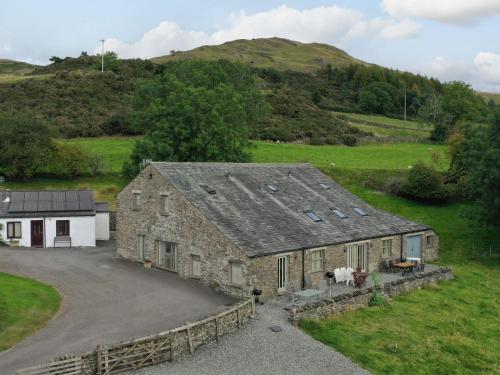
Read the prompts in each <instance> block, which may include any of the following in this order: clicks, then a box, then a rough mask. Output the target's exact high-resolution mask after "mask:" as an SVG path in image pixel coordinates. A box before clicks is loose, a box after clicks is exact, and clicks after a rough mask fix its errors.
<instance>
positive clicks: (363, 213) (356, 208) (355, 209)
mask: <svg viewBox="0 0 500 375" xmlns="http://www.w3.org/2000/svg"><path fill="white" fill-rule="evenodd" d="M352 209H353V210H354V211H356V212H357V213H358V214H360V215H361V216H368V214H367V213H366V212H365V211H364V210H363V209H362V208H359V207H353V208H352Z"/></svg>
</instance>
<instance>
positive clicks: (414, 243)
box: [407, 235, 422, 258]
mask: <svg viewBox="0 0 500 375" xmlns="http://www.w3.org/2000/svg"><path fill="white" fill-rule="evenodd" d="M421 243H422V236H421V235H417V236H408V238H407V247H408V249H407V250H408V256H409V257H413V258H420V246H421Z"/></svg>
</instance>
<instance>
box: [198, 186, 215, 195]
mask: <svg viewBox="0 0 500 375" xmlns="http://www.w3.org/2000/svg"><path fill="white" fill-rule="evenodd" d="M200 187H201V188H202V189H203V190H205V191H206V192H207V193H208V194H212V195H214V194H217V191H216V190H215V189H212V188H211V187H210V186H208V185H200Z"/></svg>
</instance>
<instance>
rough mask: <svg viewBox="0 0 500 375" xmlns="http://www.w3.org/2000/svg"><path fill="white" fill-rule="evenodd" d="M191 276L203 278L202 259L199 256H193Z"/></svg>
mask: <svg viewBox="0 0 500 375" xmlns="http://www.w3.org/2000/svg"><path fill="white" fill-rule="evenodd" d="M191 276H193V277H201V257H200V256H199V255H196V254H193V255H191Z"/></svg>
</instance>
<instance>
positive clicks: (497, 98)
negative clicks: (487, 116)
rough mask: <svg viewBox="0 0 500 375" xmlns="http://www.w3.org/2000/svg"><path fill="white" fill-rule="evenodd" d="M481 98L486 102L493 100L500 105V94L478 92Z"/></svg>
mask: <svg viewBox="0 0 500 375" xmlns="http://www.w3.org/2000/svg"><path fill="white" fill-rule="evenodd" d="M478 95H479V96H482V97H483V98H485V99H486V100H490V99H491V100H493V102H495V103H496V104H500V93H494V92H480V91H479V92H478Z"/></svg>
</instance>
